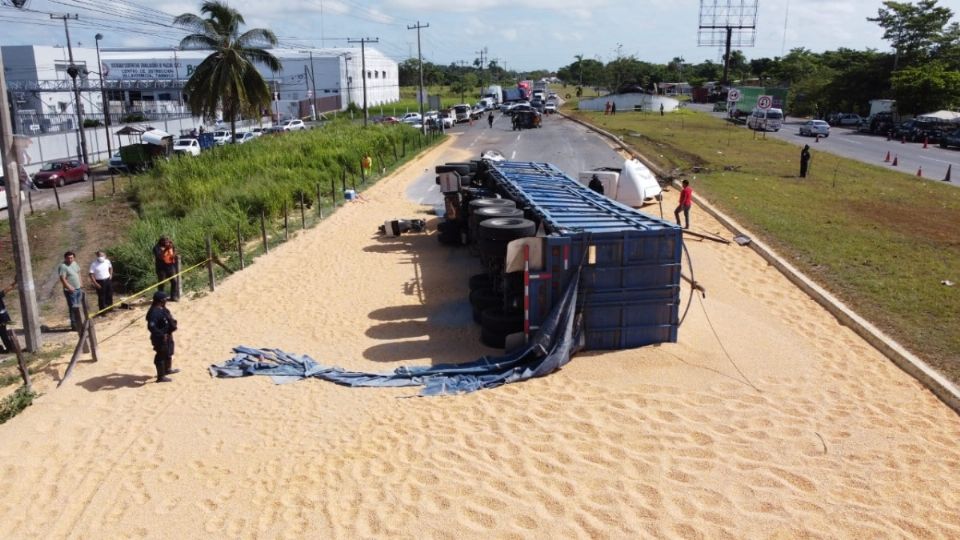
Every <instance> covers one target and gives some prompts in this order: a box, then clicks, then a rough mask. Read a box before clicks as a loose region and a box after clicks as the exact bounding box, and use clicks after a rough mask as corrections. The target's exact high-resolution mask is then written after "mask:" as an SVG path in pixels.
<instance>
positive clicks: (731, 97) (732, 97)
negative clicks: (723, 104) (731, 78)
mask: <svg viewBox="0 0 960 540" xmlns="http://www.w3.org/2000/svg"><path fill="white" fill-rule="evenodd" d="M727 101H740V91H739V90H737V89H736V88H731V89H730V91H729V92H727Z"/></svg>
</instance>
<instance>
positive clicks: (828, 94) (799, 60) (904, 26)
mask: <svg viewBox="0 0 960 540" xmlns="http://www.w3.org/2000/svg"><path fill="white" fill-rule="evenodd" d="M953 16H954V13H953V11H952V10H951V9H949V8H946V7H943V6H939V5H937V0H921V1H919V2H917V3H911V2H894V1H887V2H883V7H881V8H878V10H877V16H876V17H868V18H867V20H868V21H871V22H875V23H877V24H878V25H879V26H880V27H881V28H882V29H883V31H884V35H883V37H884V39H885V40H887V41H888V42H890V44H891V48H892V50H891V51H889V52H881V51H877V50H874V49H864V50H856V49H850V48H840V49H837V50H834V51H825V52H822V53H816V52H813V51H811V50H809V49H807V48H804V47H799V48H795V49H792V50H791V51H790V52H789V54H786V55H784V56H783V57H774V58H755V59H752V60H747V58H746V56H745V55H744V54H743V52H742V51H732V52H731V54H730V59H729V72H730V79H731V80H733V81H743V82H747V81H753V82H754V83H756V84H759V85H763V86H784V87H789V88H790V97H789V102H790V104H791V112H792V113H793V114H816V113H818V112H820V113H824V112H826V111H850V112H858V113H865V112H866V109H867V107H868V101H869V100H871V99H878V98H892V99H896V100H897V104H898V110H899V111H900V112H901V113H908V114H920V113H926V112H931V111H935V110H938V109H956V108H958V107H960V25H958V23H957V22H951V19H952V18H953ZM574 58H575V60H574V61H573V62H572V63H570V64H569V65H566V66H563V67H562V68H560V69H559V70H558V71H557V77H558V78H560V79H561V80H563V81H564V82H565V83H568V84H573V85H577V86H590V87H595V88H607V89H610V90H618V89H624V88H627V87H639V88H642V89H646V90H652V88H653V85H654V84H655V83H663V82H680V81H683V82H687V83H689V84H691V85H692V86H693V87H702V86H704V85H705V84H706V83H707V82H708V81H719V80H720V78H721V76H722V72H723V65H722V64H720V63H716V62H711V61H710V60H706V61H704V62H701V63H699V64H689V63H685V62H684V60H683V59H682V58H679V57H677V58H674V59H673V60H671V61H670V62H668V63H666V64H656V63H651V62H644V61H641V60H638V59H637V58H635V57H633V56H627V57H619V58H616V59H615V60H612V61H610V62H607V63H603V62H601V61H600V60H596V59H591V58H585V57H584V56H582V55H578V56H576V57H574Z"/></svg>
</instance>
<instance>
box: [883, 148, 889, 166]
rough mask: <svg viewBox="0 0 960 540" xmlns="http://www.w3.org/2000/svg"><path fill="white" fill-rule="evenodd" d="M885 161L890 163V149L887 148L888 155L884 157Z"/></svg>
mask: <svg viewBox="0 0 960 540" xmlns="http://www.w3.org/2000/svg"><path fill="white" fill-rule="evenodd" d="M883 162H884V163H890V151H889V150H887V157H885V158H883Z"/></svg>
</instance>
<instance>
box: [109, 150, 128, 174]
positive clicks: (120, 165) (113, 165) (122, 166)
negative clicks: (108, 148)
mask: <svg viewBox="0 0 960 540" xmlns="http://www.w3.org/2000/svg"><path fill="white" fill-rule="evenodd" d="M107 168H109V169H110V170H111V171H113V172H116V173H125V172H127V171H128V170H129V169H128V168H127V164H126V163H124V162H123V158H122V157H120V151H119V150H117V151H116V152H114V153H113V155H112V156H110V161H109V162H108V163H107Z"/></svg>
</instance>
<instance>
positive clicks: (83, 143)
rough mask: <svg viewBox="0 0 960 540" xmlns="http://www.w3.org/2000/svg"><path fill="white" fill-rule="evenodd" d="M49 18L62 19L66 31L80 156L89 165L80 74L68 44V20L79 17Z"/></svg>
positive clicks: (71, 48) (51, 16)
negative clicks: (79, 83)
mask: <svg viewBox="0 0 960 540" xmlns="http://www.w3.org/2000/svg"><path fill="white" fill-rule="evenodd" d="M50 18H51V19H63V29H64V30H65V31H66V33H67V54H68V55H69V58H70V65H69V66H67V75H69V76H70V78H71V79H73V100H74V103H75V104H76V108H77V130H78V131H79V132H80V157H81V158H83V164H84V165H89V164H90V159H89V158H88V157H87V135H86V134H85V133H84V132H83V104H82V103H81V102H80V88H79V87H78V86H77V75H79V74H80V69H78V68H77V66H76V64H74V63H73V45H71V44H70V26H69V25H67V21H68V20H70V19H73V20H77V19H79V18H80V17H79V16H77V15H69V14H66V15H54V14H52V13H51V14H50Z"/></svg>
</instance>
